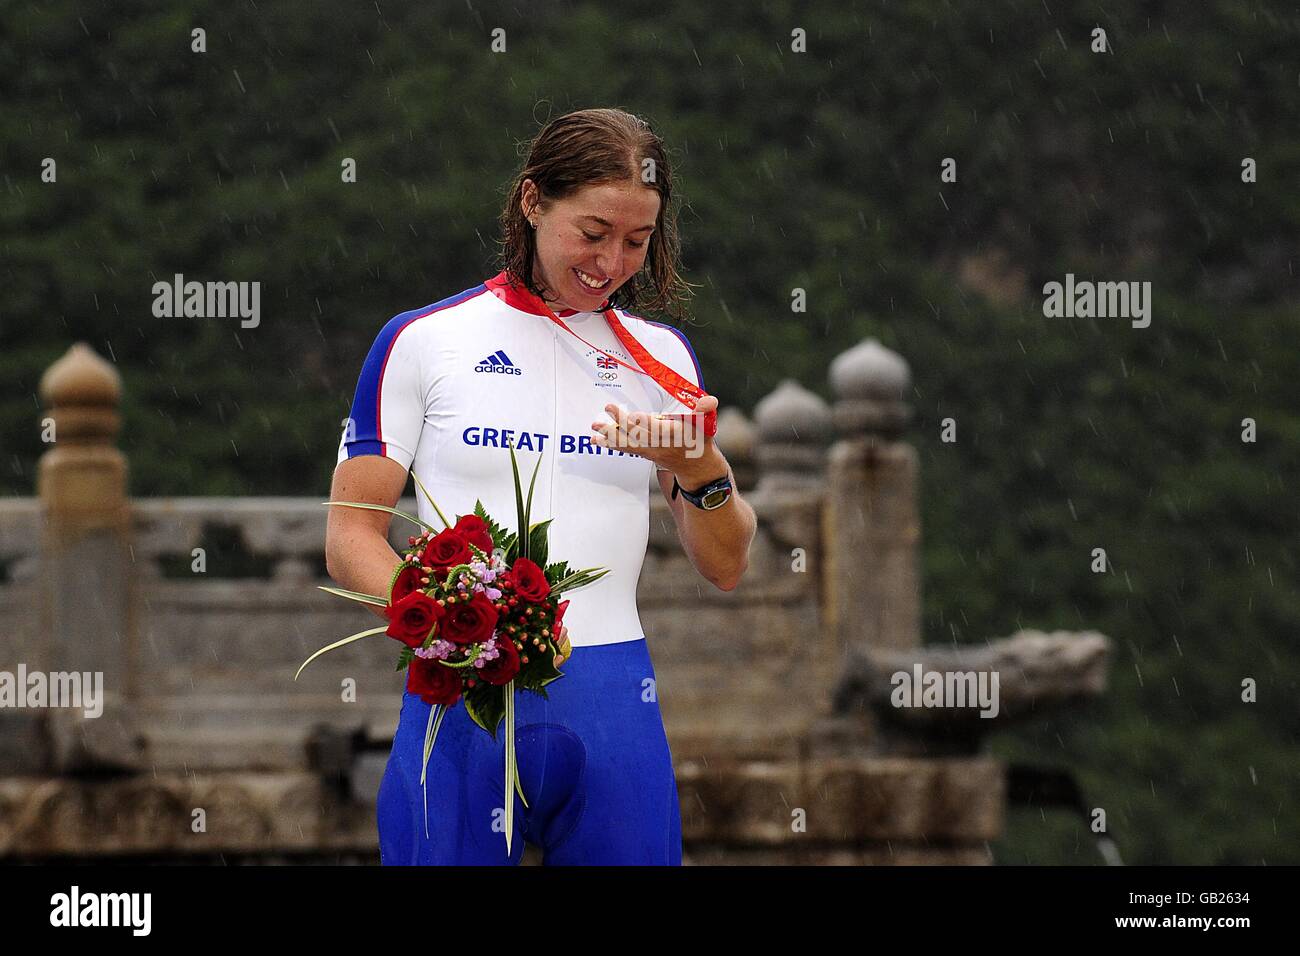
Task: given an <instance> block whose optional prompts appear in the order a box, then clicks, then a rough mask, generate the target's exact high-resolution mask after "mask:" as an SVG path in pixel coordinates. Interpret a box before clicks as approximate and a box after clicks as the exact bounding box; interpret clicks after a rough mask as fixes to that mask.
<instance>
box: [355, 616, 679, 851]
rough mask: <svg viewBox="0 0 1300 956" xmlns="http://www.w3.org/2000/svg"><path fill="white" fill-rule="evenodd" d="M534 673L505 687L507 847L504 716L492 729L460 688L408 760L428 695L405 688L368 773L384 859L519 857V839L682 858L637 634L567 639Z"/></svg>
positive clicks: (654, 701)
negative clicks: (536, 681)
mask: <svg viewBox="0 0 1300 956" xmlns="http://www.w3.org/2000/svg"><path fill="white" fill-rule="evenodd" d="M560 669H561V670H562V671H563V672H564V676H563V677H561V678H559V679H557V680H555V681H552V682H551V683H550V684H548V685H547V687H546V692H547V694H548V695H549V699H547V698H543V697H541V696H540V695H538V694H534V693H530V692H525V693H522V694H516V696H515V763H516V764H517V765H518V767H519V781H520V786H521V787H522V789H523V792H524V796H525V797H526V798H527V799H528V807H527V808H525V807H524V805H523V802H522V801H521V800H520V799H519V795H518V794H517V793H515V794H513V795H512V796H513V798H514V834H513V836H512V838H511V841H512V842H511V853H510V854H509V855H507V854H506V839H505V811H504V806H505V804H504V800H503V793H504V790H505V724H504V722H503V723H502V725H501V726H500V727H499V728H498V730H497V739H496V740H495V741H494V740H493V739H492V737H491V736H489V735H488V734H487V733H486V732H485V731H484V730H483V728H481V727H479V726H478V725H477V724H475V723H474V721H472V720H471V719H470V717H469V715H468V713H467V712H466V710H465V702H464V701H463V700H462V701H460V702H459V703H457V704H456V706H454V707H452V708H451V709H450V710H448V711H447V712H446V714H445V716H444V717H443V720H442V724H441V726H440V727H439V729H438V737H437V740H436V741H435V743H434V746H433V753H432V754H431V755H430V757H429V769H428V777H427V780H426V787H427V798H428V835H427V836H426V835H425V817H424V813H425V809H424V807H425V804H424V797H423V796H422V794H421V787H420V760H421V757H422V756H423V749H424V736H425V731H426V729H427V727H428V722H429V711H430V705H429V704H426V703H424V702H423V701H422V700H421V699H420V698H419V696H418V695H416V694H412V693H410V692H407V693H406V694H404V695H403V698H402V713H401V717H400V719H399V721H398V727H397V733H396V735H395V736H394V738H393V749H392V752H391V753H390V754H389V758H388V764H387V766H386V768H385V770H384V777H383V780H382V781H381V783H380V786H379V798H378V807H377V815H378V825H379V853H380V862H381V863H382V864H384V865H385V866H390V865H398V866H445V865H469V866H499V865H517V864H518V863H519V861H520V859H521V858H522V857H523V852H524V842H525V841H527V842H528V843H531V844H532V845H534V846H536V847H538V848H539V849H540V850H541V851H542V862H543V864H545V865H548V866H576V865H605V866H610V865H614V866H619V865H626V866H630V865H639V866H680V865H681V861H682V826H681V816H680V808H679V805H678V802H677V801H678V798H677V780H676V777H675V776H674V774H673V761H672V754H671V752H670V751H669V748H668V738H667V735H666V734H665V733H664V724H663V718H662V716H661V715H660V712H659V701H658V694H657V690H656V686H655V675H654V667H653V666H652V664H651V662H650V653H649V648H648V647H647V644H646V640H645V638H641V639H639V640H635V641H624V642H620V643H616V644H596V645H591V646H585V647H575V648H573V655H572V657H570V658H569V659H568V660H567V661H565V662H564V663H563V664H562V665H561V666H560Z"/></svg>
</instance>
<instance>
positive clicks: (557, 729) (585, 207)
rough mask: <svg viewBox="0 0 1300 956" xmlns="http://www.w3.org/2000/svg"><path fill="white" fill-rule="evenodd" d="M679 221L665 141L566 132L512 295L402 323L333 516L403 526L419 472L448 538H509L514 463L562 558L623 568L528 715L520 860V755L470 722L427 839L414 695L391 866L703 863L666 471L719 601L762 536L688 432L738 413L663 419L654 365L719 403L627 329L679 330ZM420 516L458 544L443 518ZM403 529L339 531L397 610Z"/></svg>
mask: <svg viewBox="0 0 1300 956" xmlns="http://www.w3.org/2000/svg"><path fill="white" fill-rule="evenodd" d="M670 199H671V177H670V170H669V165H668V161H667V157H666V155H665V151H664V148H663V144H662V143H661V141H660V140H659V138H658V137H657V136H656V135H655V134H654V133H653V132H652V131H651V129H650V128H649V126H648V125H647V124H646V123H645V122H643V121H642V120H640V119H638V118H636V117H634V116H631V115H629V114H627V113H624V112H622V111H619V110H611V109H596V110H581V111H578V112H574V113H570V114H568V115H565V116H561V117H559V118H558V119H555V120H553V121H552V122H550V123H549V124H548V125H547V126H546V127H545V128H544V129H543V130H542V131H541V132H540V133H539V134H538V136H537V138H536V139H535V140H534V141H533V143H532V146H531V149H530V153H529V156H528V160H527V163H526V165H525V167H524V169H523V170H522V171H521V172H520V173H519V175H518V176H517V177H516V179H515V182H514V185H513V188H512V189H511V191H510V194H509V197H508V200H507V202H506V205H505V209H504V211H503V212H502V216H501V224H502V231H503V235H504V241H503V245H504V252H503V260H504V261H503V266H504V268H502V270H501V272H500V273H499V274H498V275H496V276H494V277H493V278H491V279H488V280H486V281H485V282H483V283H482V284H480V285H478V286H475V287H474V288H471V289H467V290H465V291H464V292H461V293H459V294H457V295H454V296H451V297H450V298H447V299H443V300H442V301H440V302H436V303H434V304H432V305H429V306H425V307H423V308H421V309H416V310H414V311H411V312H405V313H402V314H401V315H398V316H396V317H394V318H393V319H392V320H391V321H390V322H389V323H388V324H387V325H386V326H385V327H384V329H383V330H382V331H381V332H380V333H379V336H378V338H377V339H376V341H375V343H374V345H373V347H372V348H371V350H370V353H369V355H368V357H367V359H366V362H365V366H364V367H363V369H362V372H361V376H360V379H359V381H358V384H357V391H356V397H355V399H354V402H353V405H352V414H351V418H350V420H349V422H348V427H347V428H346V429H345V432H344V436H343V441H342V443H341V444H340V446H339V462H338V467H337V469H336V471H335V473H334V484H333V489H332V491H331V499H332V500H335V501H339V500H345V501H366V502H374V503H379V504H385V505H388V506H390V507H391V506H393V505H394V504H395V502H396V501H397V500H398V498H399V497H400V495H401V493H402V490H403V489H404V488H405V486H406V481H407V472H408V470H413V471H414V472H415V474H416V475H417V476H418V477H419V478H420V480H421V481H422V482H423V483H424V485H425V486H426V487H427V488H428V489H429V491H430V493H431V495H432V496H433V499H434V500H435V501H437V502H438V505H439V507H441V508H442V510H443V512H444V513H445V514H447V515H448V516H449V518H450V517H451V515H452V514H468V513H470V512H471V511H472V510H473V508H474V503H475V501H477V500H481V501H482V502H483V505H484V507H485V508H486V509H487V510H488V512H489V513H490V514H492V515H493V516H495V517H496V518H497V519H498V520H500V521H502V522H504V523H506V524H507V525H509V524H510V519H511V518H512V517H513V515H514V513H515V499H514V479H513V473H512V471H511V468H510V459H509V452H508V451H507V450H506V449H507V448H509V447H510V446H513V447H514V448H515V450H516V455H517V456H518V459H519V464H520V472H521V474H522V475H523V476H525V480H527V476H531V474H532V472H533V467H534V465H535V464H536V463H537V459H538V456H540V457H541V466H540V469H539V471H538V474H537V484H536V488H535V491H534V497H533V515H534V518H535V520H544V519H546V518H552V519H554V523H553V524H552V525H551V528H550V553H551V554H552V555H553V556H555V557H556V558H557V559H562V560H567V561H568V562H569V563H570V566H571V567H575V568H577V567H597V566H598V567H606V568H609V569H611V571H610V573H609V574H607V575H606V576H605V577H604V578H602V579H601V580H599V581H597V582H596V583H594V584H592V585H589V586H588V587H586V588H583V589H581V590H579V591H575V592H573V593H572V595H571V596H570V598H569V601H570V605H569V607H568V608H567V613H566V614H565V617H564V621H563V626H562V630H561V639H560V644H559V654H560V655H565V654H567V655H568V657H569V659H568V661H567V662H566V666H565V668H564V670H565V674H564V676H563V677H562V678H560V679H559V680H556V681H554V682H553V683H552V684H550V685H549V686H548V687H547V692H548V697H547V698H542V697H540V696H539V695H535V694H531V693H524V694H521V695H518V696H517V698H516V700H517V704H516V728H517V729H516V746H515V753H516V760H517V764H518V767H519V775H520V783H521V786H522V788H523V792H524V794H525V796H526V797H527V798H528V807H527V808H525V807H524V806H523V803H522V802H521V801H519V798H518V795H513V799H515V800H516V805H515V808H514V814H513V817H514V824H515V827H516V832H515V834H514V835H513V837H512V844H511V845H512V847H513V853H512V854H511V855H510V856H507V854H506V847H505V838H504V834H503V826H504V819H505V813H504V797H503V794H504V779H503V778H504V750H503V748H504V734H499V735H498V739H497V740H496V741H493V739H492V738H491V737H489V736H488V735H487V734H486V733H484V732H483V730H482V729H481V728H480V727H478V726H477V725H475V724H474V723H473V722H472V721H471V720H470V719H469V717H468V715H467V714H466V711H465V707H464V706H463V705H461V706H456V707H453V708H451V709H450V710H448V711H447V713H446V716H445V718H444V719H443V722H442V725H441V728H440V730H439V733H438V738H437V742H436V745H435V747H434V749H433V754H432V756H431V758H430V761H429V767H428V779H427V800H428V823H427V835H426V825H425V816H424V801H425V795H424V794H423V793H422V788H421V785H420V771H421V758H422V750H423V743H424V736H425V730H426V726H427V723H428V717H429V707H430V705H429V704H427V703H425V702H424V701H423V700H422V699H421V698H420V696H418V695H417V694H414V693H411V692H409V691H408V692H407V693H406V694H405V695H404V697H403V701H402V711H401V717H400V719H399V723H398V729H397V733H396V736H395V738H394V740H393V749H392V753H391V755H390V757H389V761H388V765H387V769H386V772H385V774H384V777H383V781H382V783H381V785H380V789H379V801H378V824H379V837H380V856H381V861H382V862H383V863H384V864H426V865H428V864H434V865H441V864H506V863H511V864H516V863H518V862H519V860H520V858H521V856H522V853H523V844H524V842H525V841H527V842H529V843H532V844H534V845H535V846H537V847H539V848H540V849H541V850H542V853H543V862H544V863H546V864H559V865H565V864H669V865H679V864H680V863H681V820H680V817H679V815H678V803H677V786H676V780H675V778H674V776H673V766H672V757H671V754H670V752H669V748H668V741H667V738H666V736H665V733H664V727H663V720H662V717H661V715H660V711H659V704H658V698H657V694H656V692H655V684H654V668H653V667H652V665H651V661H650V654H649V650H648V647H647V644H646V639H645V635H644V633H643V632H642V630H641V625H640V620H639V616H638V613H637V607H636V585H637V578H638V576H639V574H640V570H641V564H642V561H643V559H644V557H645V550H646V541H647V537H648V532H649V485H650V477H651V472H652V470H657V471H656V473H657V477H658V483H659V487H660V490H661V491H662V492H663V494H664V496H665V498H666V499H667V500H668V503H669V506H670V508H671V509H672V514H673V520H674V521H675V522H676V525H677V530H678V534H679V536H680V538H681V540H682V542H683V545H684V547H685V550H686V553H687V555H688V556H689V557H690V559H691V561H692V562H693V563H694V565H695V567H696V568H697V569H698V570H699V572H700V573H701V574H702V575H703V576H704V577H705V578H706V579H708V580H709V581H710V582H712V583H713V584H714V585H715V586H717V587H718V588H721V589H723V590H731V589H732V588H734V587H735V586H736V584H737V582H738V581H739V579H740V576H741V575H742V574H743V572H744V570H745V567H746V565H747V560H748V550H749V544H750V542H751V540H752V539H753V535H754V529H755V520H754V513H753V510H752V509H751V508H750V507H749V505H748V504H747V503H746V502H744V501H742V500H741V499H740V497H739V496H738V495H737V494H736V493H735V489H734V488H732V487H730V485H731V482H732V480H733V479H732V473H731V469H730V467H729V465H728V464H727V462H726V459H725V458H724V457H723V456H722V454H721V452H719V451H718V449H717V448H716V447H714V445H713V442H712V439H711V438H709V437H708V436H707V435H706V434H704V433H703V431H702V430H700V429H698V428H697V429H691V428H690V427H689V426H690V424H691V423H692V422H695V423H698V422H699V420H700V415H707V414H708V413H710V412H714V410H715V409H716V408H717V399H715V398H713V397H712V396H707V395H706V396H704V397H702V398H700V399H699V400H698V404H697V405H696V408H695V412H696V413H697V415H696V417H695V418H693V419H692V418H687V419H677V420H674V419H670V418H663V417H662V416H663V415H664V414H665V413H677V414H679V415H680V414H682V413H685V412H687V411H688V408H687V406H686V405H684V404H683V403H682V402H681V401H680V400H679V398H678V397H675V396H674V395H673V394H670V392H669V391H667V390H665V388H664V387H663V386H662V385H660V384H659V383H658V382H656V380H655V379H654V378H651V377H650V376H649V375H646V374H641V373H640V372H639V371H638V369H639V368H643V367H644V366H646V365H648V366H649V367H650V368H652V369H657V370H658V371H657V372H656V374H657V375H658V376H659V378H660V379H661V380H663V379H667V380H669V381H671V380H672V376H673V374H674V373H675V374H676V375H679V376H682V377H683V378H685V379H687V380H688V382H689V383H690V384H693V385H695V386H700V387H701V388H702V383H701V381H700V370H699V365H698V363H697V362H696V361H695V355H694V352H693V351H692V349H691V347H690V345H689V343H688V342H687V340H686V337H685V336H684V335H683V334H682V333H681V332H680V331H678V330H676V329H674V328H672V327H670V326H667V325H661V324H659V323H656V322H650V321H647V320H645V319H642V318H639V317H637V316H634V315H631V314H630V313H629V312H627V311H625V308H636V309H638V310H640V309H647V310H666V311H669V312H670V313H672V314H674V315H676V314H677V312H676V308H677V305H678V302H679V300H681V299H682V298H683V292H684V283H683V282H682V280H681V278H680V277H679V275H678V268H677V261H676V258H677V251H678V244H677V237H676V225H675V221H674V213H673V211H672V210H671V209H670V206H669V202H670ZM606 309H611V310H613V311H612V312H611V313H610V314H611V315H613V317H614V318H613V319H612V320H611V319H609V318H608V317H607V316H606V315H605V314H603V313H604V310H606ZM636 356H639V357H640V358H639V360H638V359H636V358H635V357H636ZM638 362H639V363H642V364H638ZM658 363H662V366H660V365H659V364H658ZM663 366H666V367H667V368H668V369H669V370H670V371H664V369H663ZM677 381H680V379H678V380H677ZM691 394H694V393H691ZM692 438H693V439H694V440H691V439H692ZM421 498H422V496H421ZM420 512H421V515H420V516H421V518H423V519H424V520H426V521H429V522H430V523H436V518H435V517H434V516H433V514H432V513H431V512H432V509H431V508H429V507H428V505H427V503H426V502H425V501H424V500H421V501H420ZM390 520H391V518H390V516H388V515H387V514H385V513H384V512H378V511H367V510H362V509H358V508H344V507H337V508H332V509H330V518H329V525H328V530H327V540H326V558H327V562H328V568H329V573H330V575H331V577H333V578H334V579H335V580H336V581H337V582H338V583H339V584H340V585H341V586H342V587H345V588H349V589H352V590H356V591H362V592H365V593H368V594H385V593H387V587H388V582H389V580H390V578H391V575H392V573H393V570H394V569H395V567H396V565H397V563H398V556H397V554H396V553H395V552H394V551H393V549H392V548H391V547H390V546H389V545H388V542H387V540H386V535H387V528H388V524H389V521H390ZM373 610H375V611H376V613H379V609H373ZM570 627H571V628H572V636H571V637H570V635H569V629H570ZM700 637H701V639H708V638H709V636H708V635H700ZM570 645H571V646H570ZM559 659H562V658H557V660H559ZM521 838H522V839H521Z"/></svg>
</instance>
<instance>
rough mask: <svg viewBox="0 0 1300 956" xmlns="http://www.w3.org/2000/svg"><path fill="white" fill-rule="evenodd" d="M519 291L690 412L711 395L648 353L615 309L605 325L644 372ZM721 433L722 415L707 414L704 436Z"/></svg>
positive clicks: (531, 295) (535, 297) (525, 291)
mask: <svg viewBox="0 0 1300 956" xmlns="http://www.w3.org/2000/svg"><path fill="white" fill-rule="evenodd" d="M516 289H517V290H518V291H519V292H520V293H522V294H523V295H524V296H525V297H526V298H527V299H528V300H529V301H530V302H533V303H534V304H536V305H537V306H538V307H539V308H541V309H542V310H543V312H544V313H545V315H546V316H547V317H548V318H549V319H550V320H551V321H552V322H554V323H555V324H556V325H558V326H559V327H560V328H562V329H564V331H566V332H568V333H569V334H570V335H572V336H573V337H574V338H575V339H577V340H578V341H579V342H581V343H582V344H583V345H586V346H587V347H588V348H593V349H595V350H596V351H597V352H599V353H600V354H601V355H604V356H605V357H606V358H609V359H610V360H612V361H614V362H617V363H618V364H619V365H622V366H623V367H624V368H630V369H631V370H632V371H634V372H637V373H639V374H641V375H648V376H649V377H650V378H652V379H654V381H655V382H656V383H658V385H659V386H660V387H661V388H662V389H663V390H664V391H665V392H667V393H668V394H669V395H671V396H673V397H674V398H676V399H677V400H678V401H679V402H681V403H682V404H683V405H685V406H686V407H687V408H691V409H693V408H695V406H696V404H698V402H699V400H700V399H701V398H703V397H704V396H705V395H706V394H707V393H706V392H705V391H703V390H702V389H701V388H700V387H699V386H698V385H696V384H694V383H693V382H691V381H690V380H689V379H685V378H683V377H682V376H680V375H678V374H677V373H676V372H674V371H673V370H672V369H671V368H669V367H668V366H667V365H665V364H664V363H663V362H661V361H659V360H658V359H657V358H655V357H654V356H653V355H651V354H650V353H649V352H648V351H647V350H646V347H645V346H644V345H642V344H641V343H640V342H638V341H637V340H636V339H635V338H633V337H632V333H631V332H629V331H628V330H627V329H625V328H624V327H623V323H622V322H620V321H619V319H618V316H617V315H615V314H614V310H613V309H605V311H604V312H602V313H601V314H602V315H604V316H605V321H606V322H608V323H609V327H610V329H611V330H612V331H613V333H614V335H615V336H617V337H618V340H619V341H620V342H622V343H623V346H624V348H626V349H627V350H628V352H629V353H631V355H632V357H633V358H634V359H636V361H637V364H638V365H640V366H641V367H640V368H637V367H636V365H629V364H628V363H627V362H624V361H623V360H622V359H620V358H619V357H618V356H617V355H610V354H609V353H608V352H606V351H605V350H604V349H602V348H601V347H600V346H598V345H592V344H591V343H590V342H588V341H587V340H586V339H584V338H583V337H582V336H581V335H579V334H578V333H577V332H575V331H573V329H571V328H569V326H568V325H567V324H566V323H565V321H564V320H563V319H562V318H560V317H559V316H558V315H556V314H555V313H554V312H552V311H551V307H550V306H548V305H547V304H546V303H545V302H544V301H543V300H542V298H541V297H540V296H539V295H537V294H536V293H535V292H533V291H532V290H531V289H529V288H527V287H525V286H524V284H523V283H522V282H521V283H519V284H518V285H517V286H516ZM717 432H718V412H717V409H714V410H713V411H711V412H708V413H706V414H705V416H704V434H705V435H707V436H708V437H710V438H712V437H713V436H714V435H716V434H717Z"/></svg>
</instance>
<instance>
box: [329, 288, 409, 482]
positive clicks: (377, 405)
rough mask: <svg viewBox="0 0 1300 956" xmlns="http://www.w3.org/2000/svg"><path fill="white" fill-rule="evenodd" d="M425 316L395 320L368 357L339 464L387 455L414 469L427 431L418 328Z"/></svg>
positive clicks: (346, 424)
mask: <svg viewBox="0 0 1300 956" xmlns="http://www.w3.org/2000/svg"><path fill="white" fill-rule="evenodd" d="M418 318H419V315H416V314H411V313H403V314H402V315H398V316H395V317H394V318H392V319H391V320H389V322H388V324H387V325H385V326H384V327H383V329H382V330H381V331H380V333H379V335H378V337H377V338H376V339H375V342H374V344H373V345H372V346H371V347H370V352H369V354H367V355H366V361H365V364H364V365H363V366H362V367H361V375H360V376H359V377H358V379H357V390H356V394H355V395H354V396H353V399H352V411H351V413H350V414H349V415H348V417H347V419H345V420H344V422H343V436H342V438H341V439H340V441H339V450H338V461H339V462H342V461H345V460H346V459H348V458H357V457H359V456H361V455H383V456H384V457H385V458H391V459H393V461H395V462H397V463H398V464H399V465H401V466H402V467H403V468H406V469H409V468H410V467H411V462H413V461H414V460H415V452H416V449H417V448H418V447H419V442H420V432H421V431H422V430H423V428H424V416H425V403H424V387H423V374H422V368H421V363H420V352H419V341H418V336H417V335H416V330H415V329H414V328H413V327H412V326H413V323H414V322H415V321H416V319H418Z"/></svg>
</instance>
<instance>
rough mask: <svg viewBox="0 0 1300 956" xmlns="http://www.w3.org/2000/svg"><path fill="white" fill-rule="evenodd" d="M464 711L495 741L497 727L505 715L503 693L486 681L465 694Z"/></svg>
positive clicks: (500, 689)
mask: <svg viewBox="0 0 1300 956" xmlns="http://www.w3.org/2000/svg"><path fill="white" fill-rule="evenodd" d="M464 700H465V710H466V711H467V712H468V713H469V716H470V719H471V720H473V721H474V723H476V724H478V725H479V726H480V727H482V728H483V729H484V730H486V731H487V732H488V733H490V734H491V735H492V739H493V740H496V739H497V726H498V725H499V724H500V723H501V718H502V717H504V716H505V715H506V702H505V691H504V690H503V689H502V688H501V687H499V686H497V685H496V684H489V683H487V682H486V681H484V682H483V683H481V684H479V685H478V686H477V687H475V688H473V689H472V690H470V691H468V692H466V694H465V697H464Z"/></svg>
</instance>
